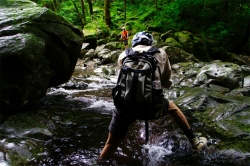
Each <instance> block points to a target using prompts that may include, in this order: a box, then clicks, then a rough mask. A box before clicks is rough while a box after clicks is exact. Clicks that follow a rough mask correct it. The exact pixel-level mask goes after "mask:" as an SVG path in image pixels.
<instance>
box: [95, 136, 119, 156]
mask: <svg viewBox="0 0 250 166" xmlns="http://www.w3.org/2000/svg"><path fill="white" fill-rule="evenodd" d="M120 141H121V139H120V138H117V137H115V136H114V135H113V134H111V133H110V132H109V135H108V140H107V142H106V144H105V146H104V148H103V149H102V152H101V154H100V156H99V159H110V158H111V157H112V155H113V154H114V152H115V150H116V149H117V147H118V145H119V143H120Z"/></svg>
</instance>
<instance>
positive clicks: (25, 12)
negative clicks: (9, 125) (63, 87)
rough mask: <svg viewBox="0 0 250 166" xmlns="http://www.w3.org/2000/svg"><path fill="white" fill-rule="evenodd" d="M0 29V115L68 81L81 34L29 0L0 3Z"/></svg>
mask: <svg viewBox="0 0 250 166" xmlns="http://www.w3.org/2000/svg"><path fill="white" fill-rule="evenodd" d="M0 27H1V29H0V62H1V65H0V67H1V75H0V77H1V84H0V86H1V92H0V93H1V95H0V98H1V111H3V112H8V111H10V110H16V109H19V108H21V107H23V106H24V105H26V104H27V103H29V102H32V101H35V100H37V99H39V98H41V97H44V96H45V95H46V91H47V88H48V87H53V86H57V85H60V84H63V83H65V82H67V81H68V80H69V79H70V77H71V75H72V73H73V71H74V68H75V65H76V62H77V59H78V57H79V56H80V50H81V46H82V41H83V33H82V31H81V30H79V29H77V28H75V27H74V26H72V25H71V24H70V23H68V22H67V21H66V20H65V19H64V18H62V17H60V16H59V15H57V14H56V13H54V12H53V11H51V10H49V9H47V8H41V7H38V6H37V5H36V4H35V3H33V2H31V1H28V0H1V2H0ZM10 108H11V109H10Z"/></svg>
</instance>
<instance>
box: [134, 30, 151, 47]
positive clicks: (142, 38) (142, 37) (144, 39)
mask: <svg viewBox="0 0 250 166" xmlns="http://www.w3.org/2000/svg"><path fill="white" fill-rule="evenodd" d="M153 42H154V39H153V36H152V35H151V34H149V33H147V32H144V31H143V32H138V33H137V34H136V35H135V36H134V37H133V39H132V47H135V46H136V45H138V44H141V45H147V46H151V45H152V44H153Z"/></svg>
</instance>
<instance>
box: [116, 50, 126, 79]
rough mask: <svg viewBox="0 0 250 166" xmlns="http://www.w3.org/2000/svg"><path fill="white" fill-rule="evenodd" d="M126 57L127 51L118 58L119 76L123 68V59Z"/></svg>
mask: <svg viewBox="0 0 250 166" xmlns="http://www.w3.org/2000/svg"><path fill="white" fill-rule="evenodd" d="M125 56H126V54H125V51H123V52H122V53H121V54H120V55H119V57H118V61H117V74H119V72H120V70H121V68H122V59H123V58H124V57H125Z"/></svg>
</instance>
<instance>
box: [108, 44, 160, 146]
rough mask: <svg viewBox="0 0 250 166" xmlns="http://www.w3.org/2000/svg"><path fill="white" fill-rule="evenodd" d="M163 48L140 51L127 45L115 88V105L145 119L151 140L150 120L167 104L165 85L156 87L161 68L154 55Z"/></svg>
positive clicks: (113, 92) (158, 115)
mask: <svg viewBox="0 0 250 166" xmlns="http://www.w3.org/2000/svg"><path fill="white" fill-rule="evenodd" d="M159 52H160V51H159V50H158V49H157V48H155V47H151V48H150V49H149V50H148V51H144V52H141V53H140V52H137V51H135V52H134V51H133V50H132V48H129V49H126V50H125V53H126V57H125V58H124V59H123V61H122V68H121V70H120V73H119V76H118V79H117V85H116V86H115V87H114V88H113V90H112V96H113V100H114V105H115V106H116V108H117V109H119V110H121V111H126V112H127V113H130V114H132V115H131V116H136V118H137V119H140V120H145V129H146V142H147V141H148V120H150V119H158V118H159V117H160V115H161V111H162V110H163V108H164V106H165V105H164V95H163V92H162V89H154V81H155V71H156V69H158V72H159V74H161V73H160V69H159V66H157V63H158V61H157V60H156V58H155V57H154V54H155V53H159Z"/></svg>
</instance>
